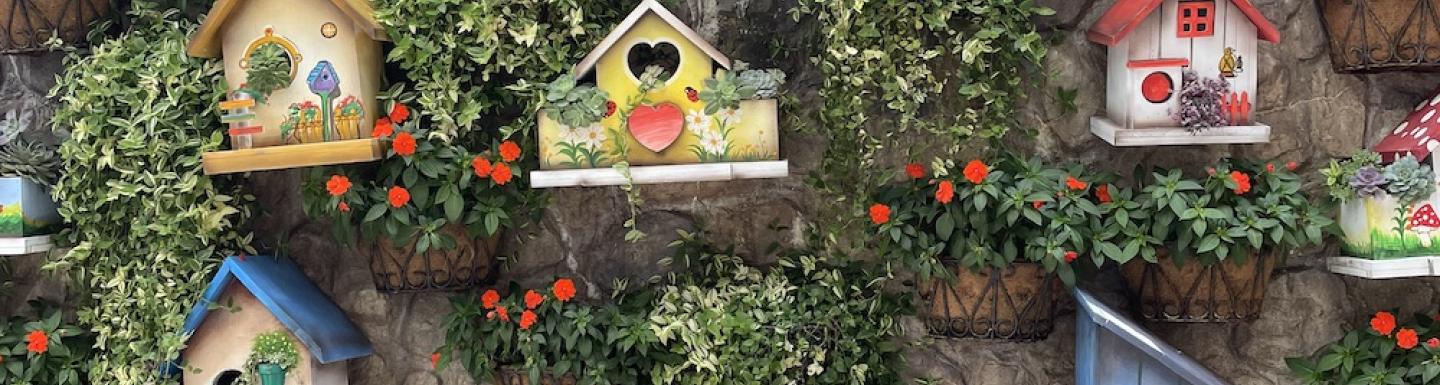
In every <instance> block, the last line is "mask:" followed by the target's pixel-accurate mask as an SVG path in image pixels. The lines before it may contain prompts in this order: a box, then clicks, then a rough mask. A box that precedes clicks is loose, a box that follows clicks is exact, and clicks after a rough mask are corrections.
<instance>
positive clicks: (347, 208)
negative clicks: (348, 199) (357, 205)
mask: <svg viewBox="0 0 1440 385" xmlns="http://www.w3.org/2000/svg"><path fill="white" fill-rule="evenodd" d="M340 212H342V213H348V212H350V204H349V203H345V202H340Z"/></svg>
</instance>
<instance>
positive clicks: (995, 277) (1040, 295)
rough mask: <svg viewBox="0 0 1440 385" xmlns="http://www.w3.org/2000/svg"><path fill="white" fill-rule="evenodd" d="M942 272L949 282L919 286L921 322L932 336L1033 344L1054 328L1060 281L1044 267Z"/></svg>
mask: <svg viewBox="0 0 1440 385" xmlns="http://www.w3.org/2000/svg"><path fill="white" fill-rule="evenodd" d="M947 269H950V270H953V272H954V275H955V278H954V279H953V280H947V279H932V280H929V281H925V282H921V283H920V285H919V289H920V290H919V291H920V299H921V308H920V318H921V320H923V321H924V322H925V329H926V331H928V332H929V333H930V334H931V335H935V336H941V337H950V338H987V339H1010V340H1022V341H1033V340H1041V339H1045V338H1046V337H1048V336H1049V335H1050V332H1051V331H1053V330H1054V329H1055V313H1056V308H1057V305H1056V300H1057V296H1058V295H1059V294H1058V293H1060V288H1059V282H1058V281H1057V280H1056V278H1055V276H1054V275H1053V274H1046V272H1045V268H1044V267H1042V266H1040V265H1038V264H1029V263H1017V264H1014V265H1012V266H1010V267H1008V268H1006V269H1004V270H1000V269H996V268H993V267H987V268H986V269H985V270H983V271H980V272H973V271H970V269H967V268H963V267H959V266H954V265H952V266H948V267H947ZM997 272H998V274H997Z"/></svg>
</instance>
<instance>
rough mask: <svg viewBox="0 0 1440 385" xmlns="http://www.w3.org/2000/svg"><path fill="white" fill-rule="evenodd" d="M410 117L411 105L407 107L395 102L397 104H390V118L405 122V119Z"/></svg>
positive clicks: (397, 121)
mask: <svg viewBox="0 0 1440 385" xmlns="http://www.w3.org/2000/svg"><path fill="white" fill-rule="evenodd" d="M409 118H410V108H409V107H405V105H404V104H401V103H395V105H393V106H390V120H393V121H395V123H404V122H405V119H409Z"/></svg>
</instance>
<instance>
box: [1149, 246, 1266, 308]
mask: <svg viewBox="0 0 1440 385" xmlns="http://www.w3.org/2000/svg"><path fill="white" fill-rule="evenodd" d="M1274 269H1275V258H1274V257H1271V256H1268V255H1264V254H1259V255H1255V256H1251V257H1250V258H1246V261H1245V263H1232V262H1230V261H1224V262H1221V263H1217V264H1214V265H1208V266H1207V265H1202V264H1200V263H1198V262H1189V263H1186V264H1184V265H1178V266H1177V265H1176V264H1175V263H1174V261H1172V260H1170V258H1168V257H1164V256H1162V257H1161V258H1160V260H1159V262H1158V263H1147V262H1145V261H1142V260H1136V261H1131V262H1130V263H1126V264H1125V265H1124V266H1122V267H1121V273H1122V274H1123V275H1124V276H1125V281H1126V283H1127V284H1128V285H1129V289H1130V294H1131V296H1132V299H1133V300H1134V301H1135V302H1136V303H1138V304H1139V307H1140V309H1139V310H1140V316H1141V317H1142V318H1144V319H1146V320H1150V321H1162V322H1231V321H1242V320H1251V319H1255V318H1258V317H1259V316H1260V310H1261V308H1262V306H1263V305H1264V300H1265V285H1266V284H1267V283H1269V281H1270V272H1271V271H1273V270H1274Z"/></svg>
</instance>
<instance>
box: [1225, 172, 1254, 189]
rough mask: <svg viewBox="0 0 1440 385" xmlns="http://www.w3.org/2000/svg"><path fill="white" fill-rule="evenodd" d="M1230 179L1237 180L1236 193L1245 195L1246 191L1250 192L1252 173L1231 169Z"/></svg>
mask: <svg viewBox="0 0 1440 385" xmlns="http://www.w3.org/2000/svg"><path fill="white" fill-rule="evenodd" d="M1230 180H1233V181H1235V195H1245V193H1247V192H1250V175H1246V174H1245V173H1243V172H1239V171H1231V172H1230Z"/></svg>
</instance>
